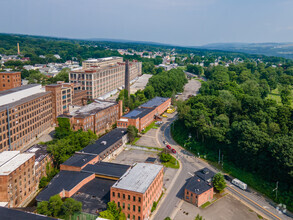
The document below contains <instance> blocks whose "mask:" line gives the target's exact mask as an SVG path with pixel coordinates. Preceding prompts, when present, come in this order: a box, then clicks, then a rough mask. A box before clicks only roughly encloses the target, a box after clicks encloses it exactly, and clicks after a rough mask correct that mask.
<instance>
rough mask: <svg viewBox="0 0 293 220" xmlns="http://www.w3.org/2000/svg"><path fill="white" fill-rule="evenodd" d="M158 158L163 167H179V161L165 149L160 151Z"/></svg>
mask: <svg viewBox="0 0 293 220" xmlns="http://www.w3.org/2000/svg"><path fill="white" fill-rule="evenodd" d="M160 160H161V163H162V164H163V165H164V166H165V167H170V168H174V169H178V168H179V162H178V161H177V160H176V158H174V157H173V156H172V155H171V154H169V153H168V152H167V151H166V150H165V149H164V150H163V151H162V152H161V153H160Z"/></svg>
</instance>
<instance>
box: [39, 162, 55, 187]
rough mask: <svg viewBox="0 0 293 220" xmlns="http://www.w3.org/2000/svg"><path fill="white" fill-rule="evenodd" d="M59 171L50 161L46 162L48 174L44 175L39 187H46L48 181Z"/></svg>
mask: <svg viewBox="0 0 293 220" xmlns="http://www.w3.org/2000/svg"><path fill="white" fill-rule="evenodd" d="M58 173H59V170H58V169H57V168H55V167H52V166H51V164H50V163H47V164H46V176H43V177H42V178H41V180H40V183H39V188H40V189H41V188H44V187H46V186H47V185H48V183H49V182H50V181H51V180H52V179H53V177H54V176H55V175H56V174H58Z"/></svg>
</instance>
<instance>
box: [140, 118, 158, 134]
mask: <svg viewBox="0 0 293 220" xmlns="http://www.w3.org/2000/svg"><path fill="white" fill-rule="evenodd" d="M155 123H156V122H155V121H153V122H152V123H151V124H150V125H149V126H147V127H146V128H145V129H144V130H143V131H142V132H141V133H142V134H146V133H147V132H148V131H149V130H151V129H152V128H154V129H157V128H158V127H159V126H158V125H156V124H155Z"/></svg>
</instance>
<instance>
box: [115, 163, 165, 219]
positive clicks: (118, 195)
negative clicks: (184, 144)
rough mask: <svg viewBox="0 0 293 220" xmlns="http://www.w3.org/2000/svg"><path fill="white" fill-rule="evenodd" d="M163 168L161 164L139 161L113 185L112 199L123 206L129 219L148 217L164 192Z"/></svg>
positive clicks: (119, 205)
mask: <svg viewBox="0 0 293 220" xmlns="http://www.w3.org/2000/svg"><path fill="white" fill-rule="evenodd" d="M163 170H164V169H163V166H161V165H155V164H150V163H138V164H136V165H134V167H132V168H131V169H130V170H128V171H127V172H126V173H125V174H124V175H123V176H122V177H121V178H120V179H119V180H118V181H117V182H116V183H115V184H114V185H113V186H112V187H111V194H110V196H111V201H114V202H115V203H116V204H117V205H118V207H121V208H122V212H123V213H124V214H125V215H126V218H127V219H132V220H143V219H148V217H149V216H150V214H151V208H152V206H153V203H154V202H155V201H158V199H159V197H160V196H161V194H162V190H163V175H164V173H163Z"/></svg>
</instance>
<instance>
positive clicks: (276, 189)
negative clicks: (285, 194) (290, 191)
mask: <svg viewBox="0 0 293 220" xmlns="http://www.w3.org/2000/svg"><path fill="white" fill-rule="evenodd" d="M278 185H279V181H277V183H276V188H275V189H274V190H273V192H274V191H276V199H277V197H278Z"/></svg>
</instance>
